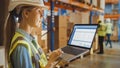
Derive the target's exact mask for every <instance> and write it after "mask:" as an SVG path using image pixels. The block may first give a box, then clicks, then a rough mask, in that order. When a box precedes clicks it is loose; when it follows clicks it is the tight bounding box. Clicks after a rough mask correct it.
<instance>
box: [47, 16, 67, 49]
mask: <svg viewBox="0 0 120 68" xmlns="http://www.w3.org/2000/svg"><path fill="white" fill-rule="evenodd" d="M49 19H50V18H49ZM67 22H68V21H67V17H66V16H55V23H54V27H55V31H54V48H55V49H58V48H61V47H63V46H65V45H67ZM48 25H50V20H49V23H48ZM47 38H48V40H47V42H48V44H47V45H48V48H49V49H50V32H49V33H48V36H47Z"/></svg>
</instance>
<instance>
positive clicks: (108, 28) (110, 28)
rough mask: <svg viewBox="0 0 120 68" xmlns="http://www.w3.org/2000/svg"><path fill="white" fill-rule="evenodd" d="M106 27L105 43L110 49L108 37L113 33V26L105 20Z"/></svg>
mask: <svg viewBox="0 0 120 68" xmlns="http://www.w3.org/2000/svg"><path fill="white" fill-rule="evenodd" d="M106 26H107V30H106V36H107V42H106V46H107V45H108V43H109V44H110V48H112V43H111V40H110V36H111V35H112V32H113V25H112V23H111V21H110V19H109V18H108V19H106Z"/></svg>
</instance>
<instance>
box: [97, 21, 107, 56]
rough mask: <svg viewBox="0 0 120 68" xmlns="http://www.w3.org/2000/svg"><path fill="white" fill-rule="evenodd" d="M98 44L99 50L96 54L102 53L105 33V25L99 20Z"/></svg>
mask: <svg viewBox="0 0 120 68" xmlns="http://www.w3.org/2000/svg"><path fill="white" fill-rule="evenodd" d="M97 32H98V38H99V39H98V44H99V49H100V50H99V52H98V54H103V53H104V48H103V42H104V37H105V35H106V25H105V24H104V23H103V22H102V21H101V20H99V21H98V30H97Z"/></svg>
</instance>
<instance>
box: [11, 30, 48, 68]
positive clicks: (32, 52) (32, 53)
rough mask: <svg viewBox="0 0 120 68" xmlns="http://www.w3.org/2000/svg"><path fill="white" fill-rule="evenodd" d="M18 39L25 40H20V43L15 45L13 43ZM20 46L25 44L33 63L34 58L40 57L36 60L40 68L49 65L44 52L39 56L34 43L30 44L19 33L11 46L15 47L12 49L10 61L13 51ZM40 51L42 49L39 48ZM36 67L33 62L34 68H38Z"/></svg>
mask: <svg viewBox="0 0 120 68" xmlns="http://www.w3.org/2000/svg"><path fill="white" fill-rule="evenodd" d="M18 37H22V38H24V39H25V40H19V41H17V42H15V43H14V44H13V42H14V41H15V40H16V39H17V38H18ZM18 44H23V45H24V46H25V47H26V48H27V50H28V52H29V55H30V57H31V60H32V61H33V58H36V55H37V56H38V57H39V59H37V60H35V62H36V61H38V62H39V63H38V64H39V66H40V68H44V67H45V66H46V65H47V59H46V56H45V54H44V52H42V53H41V54H39V52H38V50H37V49H36V48H35V47H34V45H33V43H32V42H29V41H28V40H27V39H26V38H25V37H24V36H23V35H21V34H19V33H17V32H16V34H15V36H14V37H13V39H12V43H11V45H13V46H11V47H10V52H9V59H10V55H11V54H12V52H13V50H14V49H15V48H16V47H17V46H18ZM38 49H41V48H40V47H39V48H38ZM35 65H36V64H35V63H34V62H33V68H36V67H35Z"/></svg>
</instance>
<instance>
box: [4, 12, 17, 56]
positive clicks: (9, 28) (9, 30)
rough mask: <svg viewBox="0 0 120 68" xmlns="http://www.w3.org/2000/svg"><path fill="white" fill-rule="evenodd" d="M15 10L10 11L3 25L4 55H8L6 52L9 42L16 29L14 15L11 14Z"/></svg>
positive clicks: (7, 51)
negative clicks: (4, 25)
mask: <svg viewBox="0 0 120 68" xmlns="http://www.w3.org/2000/svg"><path fill="white" fill-rule="evenodd" d="M14 11H15V10H13V11H12V12H10V16H9V18H8V21H7V24H6V27H5V34H4V35H5V43H4V44H5V46H6V47H5V49H6V53H7V54H6V55H7V57H8V53H9V48H10V44H11V40H12V37H13V36H14V34H15V29H16V23H15V17H14V15H13V12H14Z"/></svg>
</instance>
